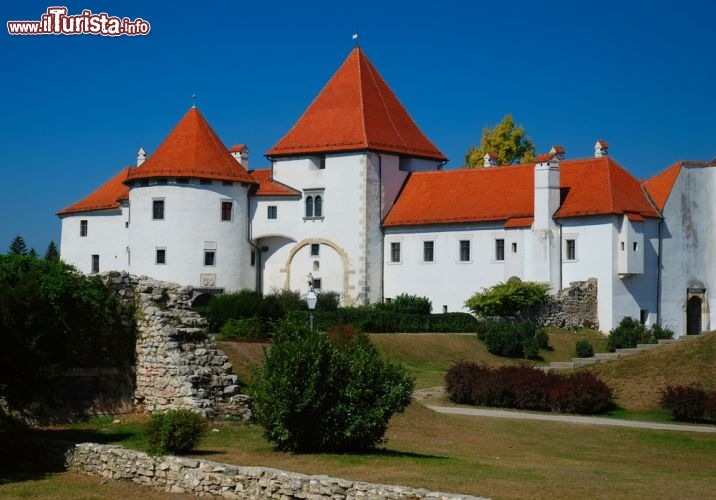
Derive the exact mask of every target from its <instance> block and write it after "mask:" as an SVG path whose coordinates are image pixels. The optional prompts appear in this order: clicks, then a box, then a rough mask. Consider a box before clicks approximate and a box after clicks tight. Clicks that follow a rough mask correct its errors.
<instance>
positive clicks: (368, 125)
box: [58, 47, 716, 335]
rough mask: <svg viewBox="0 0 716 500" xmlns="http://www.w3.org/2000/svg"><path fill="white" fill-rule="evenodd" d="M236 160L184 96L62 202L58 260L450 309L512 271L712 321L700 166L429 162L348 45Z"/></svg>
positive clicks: (644, 313)
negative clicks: (290, 122) (259, 149)
mask: <svg viewBox="0 0 716 500" xmlns="http://www.w3.org/2000/svg"><path fill="white" fill-rule="evenodd" d="M266 157H267V158H268V159H269V160H270V163H271V167H270V168H269V169H265V170H249V165H248V161H249V160H248V158H249V156H248V148H247V147H246V146H244V145H237V146H233V147H231V148H230V149H227V147H226V146H225V145H224V144H223V143H222V142H221V140H220V139H219V138H218V137H217V135H216V134H215V133H214V131H213V130H212V128H211V127H210V126H209V124H208V123H207V121H206V120H205V119H204V117H203V116H202V114H201V112H200V111H199V109H198V108H196V107H192V108H191V109H190V110H189V111H188V112H187V113H186V115H185V116H184V117H183V118H182V119H181V121H180V122H179V124H178V125H177V126H176V127H175V128H174V130H172V131H171V132H170V133H169V135H168V136H167V137H166V139H165V140H164V142H163V143H162V144H161V145H160V146H159V148H158V149H157V150H156V151H155V152H154V153H153V154H151V155H149V156H147V154H146V153H145V152H144V150H143V149H140V150H139V154H138V157H137V165H136V166H131V167H127V168H125V169H123V170H122V171H121V172H119V173H118V174H116V175H115V176H114V177H113V178H112V179H110V180H109V181H108V182H107V183H106V184H104V185H103V186H101V187H100V188H99V189H98V190H97V191H95V192H94V193H92V194H90V195H89V196H88V197H87V198H85V199H83V200H81V201H79V202H77V203H75V204H73V205H71V206H69V207H67V208H65V209H64V210H62V211H60V212H59V213H58V215H59V216H60V218H61V220H62V240H61V255H62V259H63V260H64V261H66V262H68V263H71V264H73V265H75V266H76V267H77V268H78V269H79V270H80V271H82V272H84V273H98V272H104V271H109V270H124V271H128V272H131V273H133V274H136V275H148V276H152V277H154V278H157V279H161V280H167V281H175V282H179V283H182V284H185V285H191V286H193V287H196V288H197V290H198V291H199V292H200V293H201V294H202V297H206V296H208V295H211V294H216V293H221V292H223V291H235V290H241V289H255V290H258V291H260V292H262V293H268V292H270V291H271V290H272V289H290V290H300V291H302V292H306V291H308V286H309V285H308V283H307V281H308V279H307V277H309V276H310V279H311V280H312V283H313V286H314V288H315V289H317V290H332V291H337V292H339V293H340V295H341V299H342V302H343V303H344V304H345V305H351V304H364V303H374V302H380V301H383V300H386V299H389V298H392V297H394V296H396V295H398V294H400V293H410V294H417V295H421V296H426V297H428V298H429V299H430V300H431V301H432V303H433V305H434V308H436V309H440V310H443V311H445V310H449V311H459V310H464V302H465V300H466V299H467V298H468V297H470V296H471V295H472V294H473V293H475V292H477V291H480V290H481V289H482V288H484V287H489V286H491V285H494V284H495V283H497V282H501V281H506V280H508V279H509V278H511V277H518V278H520V279H523V280H531V281H540V282H548V283H550V285H551V287H552V290H553V291H558V290H560V289H562V288H563V287H565V286H568V285H569V284H570V283H571V282H574V281H581V280H586V279H589V278H596V279H597V283H598V318H599V325H600V329H601V330H603V331H608V330H609V329H611V328H613V327H614V326H615V325H616V324H618V323H619V321H620V320H621V319H622V318H623V317H624V316H632V317H635V318H640V319H641V321H642V322H644V323H646V324H652V323H656V322H659V323H660V324H662V325H664V326H667V327H669V328H671V329H673V330H674V331H675V332H676V334H677V335H685V334H698V333H700V332H702V331H706V330H709V329H710V324H711V307H710V289H711V285H710V284H711V282H712V281H713V282H714V284H716V266H715V264H716V261H715V259H714V254H713V252H714V250H713V248H714V243H716V239H715V238H714V236H713V235H714V233H713V232H712V231H711V230H710V229H711V227H712V226H713V222H712V220H714V219H716V210H715V208H716V207H714V202H713V197H712V195H711V193H713V192H715V191H716V175H715V172H716V169H714V168H713V167H714V166H716V164H715V163H714V161H712V162H679V163H677V164H675V165H673V166H671V167H669V168H668V169H667V170H665V171H664V172H662V173H660V174H658V175H657V176H655V177H654V178H652V179H650V180H648V181H646V182H641V181H639V180H637V179H636V178H634V177H633V176H632V175H631V174H630V173H629V172H627V171H626V170H625V169H624V168H623V167H621V166H620V165H619V164H618V163H617V162H616V161H614V160H613V159H612V158H611V157H610V156H609V155H608V146H607V143H606V142H605V141H601V140H600V141H597V143H596V145H595V155H594V157H593V158H586V159H577V160H569V159H565V151H564V148H561V147H558V146H555V147H553V148H552V150H551V151H550V152H549V153H548V154H545V155H542V156H540V157H538V158H537V159H536V161H535V163H534V164H530V165H519V166H501V167H498V166H496V165H495V164H494V158H493V156H492V155H489V154H488V155H486V156H485V167H484V168H482V169H477V170H462V169H461V170H445V171H443V170H442V169H441V167H442V166H443V165H444V164H445V162H446V161H447V159H446V158H445V156H444V155H443V154H442V153H441V152H440V150H438V149H437V147H435V145H433V143H432V142H430V140H429V139H428V138H427V137H426V136H425V135H424V134H423V133H422V132H421V131H420V129H419V128H418V126H417V125H416V124H415V122H414V121H413V120H412V118H411V117H410V116H409V115H408V113H407V111H406V110H405V108H404V107H403V106H402V104H401V103H400V102H399V101H398V99H397V97H396V96H395V95H394V94H393V92H392V91H391V89H390V87H389V86H388V85H387V84H386V82H385V81H384V80H383V79H382V78H381V76H380V74H378V72H377V71H376V69H375V67H374V66H373V64H372V63H371V62H370V61H369V60H368V58H367V57H366V56H365V54H364V53H363V51H362V50H361V49H360V48H359V47H356V48H354V49H353V50H352V51H351V53H350V54H349V56H348V58H347V59H346V60H345V62H344V63H343V64H342V66H341V67H340V68H339V69H338V71H337V72H336V73H335V74H334V75H333V77H332V78H331V79H330V81H329V82H328V83H327V84H326V86H325V87H324V88H323V90H322V91H321V93H320V94H319V95H318V97H316V99H315V100H314V101H313V102H312V103H311V104H310V106H309V107H308V109H307V110H306V111H305V112H304V114H303V115H302V116H301V117H300V118H299V120H298V121H297V122H296V124H295V125H294V126H293V128H292V129H291V130H290V131H289V132H288V133H287V134H286V135H285V136H284V137H283V138H282V139H281V140H280V141H279V142H278V143H277V144H276V145H275V146H274V147H273V148H271V149H270V150H269V151H268V152H267V153H266Z"/></svg>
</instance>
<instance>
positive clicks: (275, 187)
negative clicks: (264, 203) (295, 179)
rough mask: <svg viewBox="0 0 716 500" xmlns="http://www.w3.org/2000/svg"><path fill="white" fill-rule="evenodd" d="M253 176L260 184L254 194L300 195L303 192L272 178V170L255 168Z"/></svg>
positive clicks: (252, 172)
mask: <svg viewBox="0 0 716 500" xmlns="http://www.w3.org/2000/svg"><path fill="white" fill-rule="evenodd" d="M250 173H251V177H253V178H254V180H255V181H256V182H257V183H258V184H259V187H258V189H257V191H256V192H255V193H254V196H300V195H301V192H300V191H296V190H295V189H293V188H290V187H288V186H286V185H285V184H281V183H280V182H277V181H274V180H273V179H271V170H270V169H268V168H267V169H262V170H253V171H251V172H250Z"/></svg>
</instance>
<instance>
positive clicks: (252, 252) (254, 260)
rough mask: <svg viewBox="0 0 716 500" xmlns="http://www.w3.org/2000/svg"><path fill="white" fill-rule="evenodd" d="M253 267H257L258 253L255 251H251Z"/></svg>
mask: <svg viewBox="0 0 716 500" xmlns="http://www.w3.org/2000/svg"><path fill="white" fill-rule="evenodd" d="M251 265H252V266H255V265H256V251H255V250H251Z"/></svg>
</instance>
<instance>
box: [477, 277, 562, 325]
mask: <svg viewBox="0 0 716 500" xmlns="http://www.w3.org/2000/svg"><path fill="white" fill-rule="evenodd" d="M548 291H549V284H547V283H535V282H531V281H519V280H510V281H508V282H507V283H498V284H496V285H494V286H492V287H490V288H484V289H483V291H482V292H479V293H476V294H475V295H473V296H472V297H470V298H469V299H467V301H465V306H466V307H467V308H468V309H470V310H471V311H472V312H474V313H475V314H476V315H477V316H480V317H482V318H490V317H503V318H504V317H513V316H520V315H524V314H529V313H531V312H533V311H534V310H535V309H536V308H537V307H539V306H540V305H542V304H544V303H545V302H547V301H548V300H549V295H548V293H547V292H548Z"/></svg>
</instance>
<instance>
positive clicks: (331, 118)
mask: <svg viewBox="0 0 716 500" xmlns="http://www.w3.org/2000/svg"><path fill="white" fill-rule="evenodd" d="M368 149H369V150H374V151H384V152H389V153H398V154H403V155H410V156H417V157H423V158H433V159H436V160H443V161H444V160H447V158H446V157H445V156H444V155H443V154H442V153H441V152H440V150H438V148H436V147H435V145H434V144H433V143H432V142H430V140H429V139H428V138H427V137H426V136H425V135H424V134H423V133H422V132H421V131H420V129H419V128H418V126H417V125H416V124H415V122H414V121H413V119H412V118H411V117H410V115H409V114H408V112H407V111H406V110H405V108H404V107H403V105H402V104H401V103H400V101H399V100H398V98H397V97H396V96H395V94H394V93H393V91H392V90H391V89H390V87H389V86H388V84H387V83H385V81H384V80H383V78H382V77H381V76H380V74H378V71H377V70H376V69H375V67H374V66H373V64H372V63H371V62H370V61H369V60H368V58H367V57H366V56H365V54H364V53H363V51H362V50H361V49H360V47H356V48H354V49H353V50H352V51H351V53H350V54H349V55H348V58H346V60H345V62H344V63H343V64H342V65H341V67H340V68H339V69H338V71H336V73H335V74H334V75H333V77H332V78H331V79H330V80H329V81H328V83H327V84H326V86H325V87H324V88H323V90H321V92H320V94H318V97H316V99H315V100H314V101H313V102H312V103H311V105H310V106H309V107H308V109H306V111H305V112H304V113H303V116H301V118H299V120H298V121H297V122H296V124H295V125H294V126H293V128H292V129H291V130H289V132H288V133H287V134H286V135H285V136H284V137H283V139H281V140H280V141H279V142H278V143H277V144H276V145H275V146H274V147H273V148H271V149H270V150H269V151H268V152H267V153H266V155H267V156H285V155H300V154H310V153H325V152H334V151H357V150H368Z"/></svg>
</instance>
